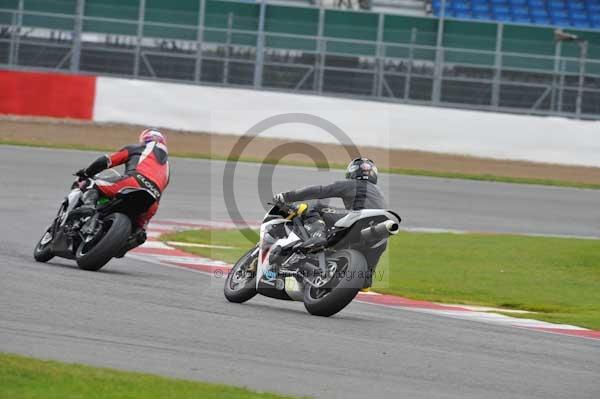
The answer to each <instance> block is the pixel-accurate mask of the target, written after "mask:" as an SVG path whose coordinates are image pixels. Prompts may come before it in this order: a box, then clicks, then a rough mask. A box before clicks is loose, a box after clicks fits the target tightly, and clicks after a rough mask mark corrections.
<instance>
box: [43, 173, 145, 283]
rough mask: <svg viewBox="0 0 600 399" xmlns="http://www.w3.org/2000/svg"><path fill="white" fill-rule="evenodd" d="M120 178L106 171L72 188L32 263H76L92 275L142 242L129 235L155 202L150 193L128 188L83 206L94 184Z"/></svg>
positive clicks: (138, 234) (136, 236) (138, 238)
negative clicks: (69, 260) (141, 216)
mask: <svg viewBox="0 0 600 399" xmlns="http://www.w3.org/2000/svg"><path fill="white" fill-rule="evenodd" d="M120 178H121V175H120V174H119V173H118V172H117V171H115V170H114V169H109V170H106V171H104V172H102V173H100V174H98V175H96V176H94V177H93V178H92V179H89V180H88V181H87V182H86V187H85V188H84V189H81V188H80V187H79V186H78V185H77V184H74V185H73V189H72V191H71V192H70V193H69V194H68V195H67V196H66V198H65V200H64V201H63V202H62V204H61V205H60V208H59V209H58V214H57V215H56V218H55V219H54V221H53V222H52V224H51V225H50V227H48V229H46V232H45V233H44V235H43V236H42V238H41V239H40V241H39V242H38V244H37V245H36V246H35V249H34V251H33V256H34V258H35V260H36V261H38V262H48V261H49V260H50V259H52V258H53V257H55V256H58V257H61V258H66V259H74V260H76V261H77V265H78V266H79V268H81V269H84V270H90V271H96V270H99V269H100V268H102V266H104V265H106V264H107V263H108V262H109V261H110V260H111V259H112V258H115V257H122V256H124V255H125V253H126V252H127V250H128V249H130V248H133V247H135V246H136V241H139V240H140V239H141V240H143V239H145V237H143V238H142V237H140V234H143V233H140V232H135V233H134V234H132V226H133V225H134V224H133V221H134V220H135V219H136V217H137V216H139V215H141V214H142V213H144V212H146V211H147V210H148V209H149V208H150V206H152V204H154V202H156V201H157V198H156V196H155V194H154V193H153V192H152V191H151V190H148V189H145V188H129V189H125V190H123V191H122V192H120V193H119V194H118V195H117V196H116V197H115V198H107V197H103V196H101V197H100V198H99V199H98V201H97V203H96V204H95V205H84V204H83V197H84V191H86V190H88V189H91V188H92V187H93V185H94V184H95V181H96V180H103V181H109V182H110V181H116V180H118V179H120ZM142 242H143V241H142Z"/></svg>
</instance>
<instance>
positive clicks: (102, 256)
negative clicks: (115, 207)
mask: <svg viewBox="0 0 600 399" xmlns="http://www.w3.org/2000/svg"><path fill="white" fill-rule="evenodd" d="M99 234H103V235H102V236H101V237H100V238H99V240H92V242H93V241H97V242H96V243H95V244H93V245H91V248H89V246H90V245H89V244H90V243H89V242H85V241H84V242H82V243H81V244H80V245H79V248H77V253H76V254H75V258H76V260H77V266H79V268H80V269H83V270H88V271H97V270H100V269H101V268H102V266H104V265H106V264H107V263H108V262H109V261H110V260H111V259H112V258H113V257H115V256H117V255H118V254H119V252H120V250H121V249H122V248H123V245H125V242H126V241H127V238H128V237H129V235H130V234H131V221H130V220H129V218H128V217H127V216H125V215H124V214H122V213H113V214H111V215H108V216H107V217H106V218H105V219H104V220H103V228H102V232H100V233H99Z"/></svg>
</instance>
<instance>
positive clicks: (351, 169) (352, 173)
mask: <svg viewBox="0 0 600 399" xmlns="http://www.w3.org/2000/svg"><path fill="white" fill-rule="evenodd" d="M346 179H357V180H368V181H370V182H371V183H373V184H377V166H375V163H374V162H373V161H371V160H370V159H369V158H356V159H354V160H352V162H350V163H349V164H348V167H347V168H346Z"/></svg>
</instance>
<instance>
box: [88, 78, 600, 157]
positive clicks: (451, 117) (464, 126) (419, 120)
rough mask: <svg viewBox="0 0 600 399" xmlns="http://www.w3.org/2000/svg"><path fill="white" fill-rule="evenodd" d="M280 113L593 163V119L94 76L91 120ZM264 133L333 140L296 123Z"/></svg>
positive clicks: (367, 140)
mask: <svg viewBox="0 0 600 399" xmlns="http://www.w3.org/2000/svg"><path fill="white" fill-rule="evenodd" d="M285 113H307V114H312V115H316V116H319V117H322V118H324V119H326V120H328V121H330V122H331V123H333V124H335V125H337V126H338V127H339V128H341V129H342V130H343V131H344V132H346V133H347V135H348V136H349V138H350V139H351V140H352V142H354V143H355V144H357V145H369V146H377V147H389V148H402V149H414V150H424V151H433V152H442V153H454V154H466V155H472V156H479V157H489V158H499V159H518V160H528V161H537V162H549V163H558V164H573V165H588V166H600V156H599V154H600V122H589V121H575V120H569V119H563V118H553V117H539V116H524V115H511V114H496V113H489V112H479V111H463V110H455V109H443V108H433V107H421V106H413V105H402V104H390V103H380V102H372V101H358V100H347V99H340V98H329V97H319V96H310V95H296V94H287V93H274V92H265V91H254V90H245V89H231V88H215V87H206V86H192V85H183V84H174V83H158V82H146V81H139V80H126V79H115V78H103V77H100V78H98V83H97V87H96V103H95V107H94V120H97V121H113V122H126V123H137V124H142V125H156V126H165V127H171V128H175V129H185V130H195V131H206V132H213V133H224V134H235V135H242V134H244V133H245V132H247V131H248V129H250V128H251V127H252V126H253V125H255V124H256V123H258V122H260V121H262V120H264V119H266V118H269V117H272V116H275V115H278V114H285ZM264 136H267V137H268V136H273V137H283V138H291V139H297V140H305V141H314V142H338V140H337V139H336V138H335V137H333V136H331V135H330V134H329V133H327V132H326V131H324V130H322V129H319V128H318V127H314V126H310V125H306V124H299V123H293V124H286V125H280V126H277V127H273V128H271V129H269V130H267V131H266V132H265V134H264Z"/></svg>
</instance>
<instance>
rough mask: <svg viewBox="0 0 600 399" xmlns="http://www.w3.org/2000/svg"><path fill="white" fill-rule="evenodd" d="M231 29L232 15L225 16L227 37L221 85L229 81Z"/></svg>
mask: <svg viewBox="0 0 600 399" xmlns="http://www.w3.org/2000/svg"><path fill="white" fill-rule="evenodd" d="M232 29H233V13H231V12H230V13H229V15H228V16H227V35H226V39H225V62H224V63H223V83H224V84H227V83H228V80H229V56H230V54H229V53H230V52H231V30H232Z"/></svg>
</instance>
